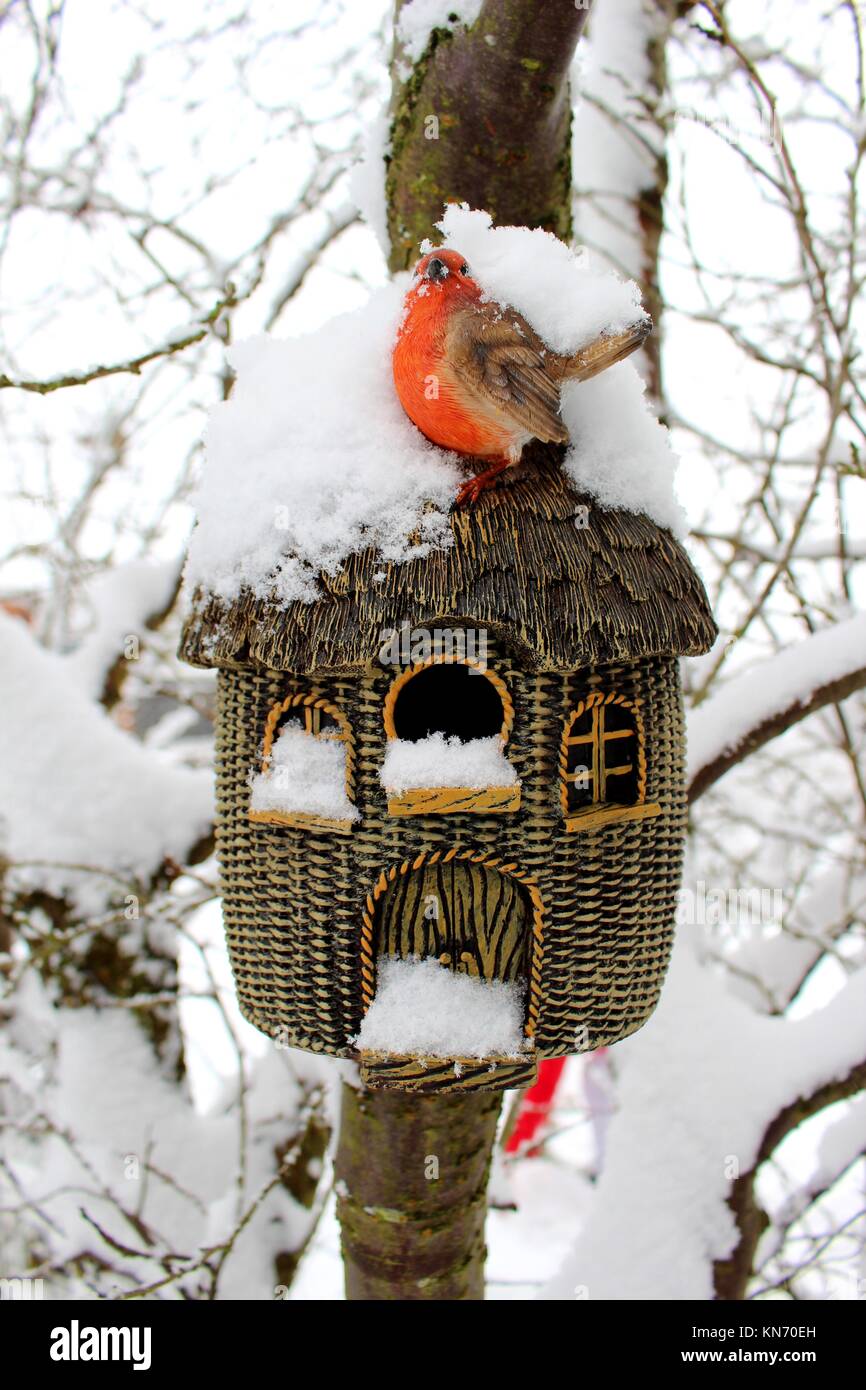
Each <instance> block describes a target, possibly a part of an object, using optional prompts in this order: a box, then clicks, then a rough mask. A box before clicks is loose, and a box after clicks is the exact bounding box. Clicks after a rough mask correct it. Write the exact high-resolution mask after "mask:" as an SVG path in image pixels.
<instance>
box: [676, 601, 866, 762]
mask: <svg viewBox="0 0 866 1390" xmlns="http://www.w3.org/2000/svg"><path fill="white" fill-rule="evenodd" d="M864 666H866V614H864V613H860V614H858V615H857V616H856V617H854V618H847V619H845V621H844V622H841V623H834V624H833V626H832V627H828V628H824V629H823V631H821V632H816V633H815V634H814V636H811V637H806V638H804V640H803V641H802V642H797V643H796V644H795V645H794V646H792V647H786V648H785V650H784V651H781V652H779V653H778V654H777V655H776V656H772V657H770V658H769V660H767V661H763V662H761V663H760V664H759V665H757V666H750V667H749V668H748V670H746V671H743V672H742V674H740V675H737V676H734V677H733V678H732V679H731V680H730V681H728V683H727V684H726V685H724V686H722V688H721V689H720V690H719V692H718V694H717V695H713V696H711V697H710V699H708V700H706V701H705V702H704V703H703V704H702V705H699V706H698V707H697V709H695V710H693V711H692V713H691V714H690V716H689V723H688V736H689V737H688V747H689V774H688V775H689V781H691V780H692V779H693V778H694V777H695V776H696V775H697V774H698V773H699V772H700V770H701V768H704V767H706V766H707V765H708V764H709V763H712V762H714V761H715V759H716V758H718V757H721V755H722V754H723V753H725V752H727V751H728V750H729V749H732V748H736V747H737V745H738V744H739V743H741V742H742V740H743V739H744V738H745V737H746V735H747V734H748V733H749V731H750V730H752V729H755V728H757V727H758V726H759V725H761V724H762V723H764V721H765V720H767V719H771V718H772V716H773V715H774V714H778V713H779V712H780V711H781V710H784V709H787V708H788V707H789V706H791V705H793V704H803V705H805V704H807V703H808V701H809V699H810V698H811V696H812V695H813V694H814V692H815V691H816V690H817V688H818V687H819V686H821V685H826V684H828V683H829V682H831V681H835V680H839V679H841V678H842V677H843V676H846V675H848V674H849V673H850V672H854V671H858V670H860V669H861V668H862V667H864Z"/></svg>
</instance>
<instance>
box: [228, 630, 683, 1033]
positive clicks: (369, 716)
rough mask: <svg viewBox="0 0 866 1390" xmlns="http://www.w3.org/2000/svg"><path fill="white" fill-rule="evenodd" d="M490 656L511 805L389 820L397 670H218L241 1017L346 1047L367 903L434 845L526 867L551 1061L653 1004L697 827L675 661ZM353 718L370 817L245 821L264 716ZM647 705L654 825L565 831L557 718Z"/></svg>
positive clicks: (541, 1025)
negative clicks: (546, 662)
mask: <svg viewBox="0 0 866 1390" xmlns="http://www.w3.org/2000/svg"><path fill="white" fill-rule="evenodd" d="M488 660H489V664H490V665H491V666H492V667H493V668H494V669H495V670H496V671H497V672H498V673H499V674H500V675H501V676H502V677H503V679H504V680H505V682H506V684H507V685H508V687H509V689H510V691H511V695H512V699H513V701H514V706H515V720H514V729H513V732H512V735H511V739H510V741H509V744H508V748H507V750H506V751H507V753H508V756H509V757H510V759H511V761H512V762H513V764H514V766H515V768H516V770H517V773H518V775H519V776H520V778H521V782H522V802H521V807H520V809H519V810H518V811H516V812H509V813H505V814H500V815H496V814H483V813H481V814H476V813H469V812H464V813H460V814H450V815H437V816H417V817H407V818H397V817H392V816H390V815H389V814H388V811H387V805H386V798H385V793H384V791H383V789H382V788H381V786H380V784H379V780H378V769H379V767H380V766H381V762H382V758H383V756H384V751H385V731H384V725H383V718H382V710H383V704H384V699H385V695H386V693H387V690H388V687H389V685H390V683H391V681H392V679H393V678H394V675H395V674H396V673H395V672H394V671H392V670H384V669H381V668H373V667H371V668H369V670H368V672H367V673H365V674H363V675H361V676H347V677H343V678H335V677H327V678H323V679H322V680H321V681H317V682H315V686H313V685H312V683H311V682H310V681H307V680H305V681H303V682H300V681H296V680H294V679H293V678H292V677H289V676H287V675H286V674H284V673H283V674H280V673H276V672H262V671H257V670H252V669H250V670H228V671H227V670H224V671H221V672H220V677H219V695H218V710H217V772H218V780H217V823H218V848H219V855H220V863H221V870H222V880H223V894H224V908H223V910H224V916H225V924H226V932H227V938H228V945H229V952H230V955H231V960H232V966H233V969H234V972H235V979H236V983H237V990H238V998H239V1001H240V1006H241V1009H242V1011H243V1013H244V1014H245V1016H246V1017H247V1018H248V1019H249V1020H250V1022H251V1023H254V1024H255V1025H256V1026H257V1027H259V1028H261V1029H262V1030H263V1031H264V1032H266V1033H268V1034H269V1035H270V1036H279V1037H280V1038H282V1039H283V1040H284V1041H285V1042H286V1043H290V1044H292V1045H294V1046H298V1047H305V1048H311V1049H313V1050H315V1051H325V1052H331V1053H336V1054H342V1055H346V1054H347V1053H348V1052H349V1051H350V1050H351V1049H350V1046H349V1039H350V1038H351V1037H352V1035H353V1034H354V1033H355V1032H356V1031H357V1029H358V1027H359V1024H360V1020H361V1015H362V1002H361V977H360V939H361V929H362V917H363V912H364V905H365V902H366V900H367V897H368V894H369V893H371V891H372V889H373V886H374V884H375V883H376V881H377V880H378V879H379V876H380V874H381V872H382V871H383V870H385V871H386V872H387V871H388V870H390V869H391V868H392V867H395V868H396V869H398V870H399V867H400V865H401V864H403V863H404V862H405V861H407V860H413V859H415V858H416V857H417V856H418V855H419V854H421V853H422V852H424V851H430V850H435V849H441V850H443V851H444V850H448V849H451V848H453V847H454V846H460V847H461V849H465V850H477V851H482V852H483V851H488V852H490V853H493V854H495V855H497V856H498V857H499V858H500V859H501V860H502V862H504V863H508V862H514V863H516V864H517V865H518V866H519V868H520V869H521V870H523V871H526V872H528V873H529V874H531V875H532V877H533V879H534V880H535V882H536V883H537V885H538V888H539V890H540V894H541V898H542V901H543V904H544V909H545V912H544V937H543V959H542V987H541V1001H540V1011H539V1019H538V1027H537V1031H536V1044H537V1047H538V1051H539V1053H540V1054H541V1055H553V1054H556V1053H564V1052H572V1051H578V1050H584V1049H586V1048H595V1047H599V1046H602V1045H603V1044H606V1043H611V1042H614V1041H616V1040H617V1039H618V1038H621V1037H624V1036H625V1035H626V1034H628V1033H630V1032H633V1031H634V1029H636V1028H638V1027H639V1026H640V1025H641V1023H643V1022H644V1021H645V1020H646V1018H647V1017H648V1015H649V1014H650V1013H651V1011H652V1009H653V1007H654V1006H655V1003H656V1000H657V998H658V993H659V990H660V987H661V982H662V978H663V975H664V972H665V969H666V967H667V963H668V957H669V954H670V947H671V942H672V936H673V920H674V910H675V895H676V891H677V888H678V886H679V878H680V869H681V858H682V844H683V836H684V831H685V794H684V789H683V772H682V758H683V720H682V709H681V700H680V688H679V677H678V669H677V662H676V660H675V659H673V658H664V659H652V660H648V661H644V662H641V663H638V664H635V665H629V666H618V667H605V668H599V669H598V670H596V671H584V672H581V673H579V674H576V675H560V674H557V673H551V672H545V673H539V674H534V673H529V672H527V671H525V670H521V669H519V668H518V667H517V666H515V665H514V663H513V662H512V661H511V660H510V658H509V656H508V655H507V653H506V651H505V650H504V648H503V647H502V646H501V645H500V646H499V647H498V648H497V647H496V645H495V644H494V643H492V642H491V643H490V650H489V656H488ZM313 688H315V689H316V691H317V692H318V693H321V694H322V695H325V696H326V697H327V698H328V699H330V700H332V701H333V702H334V703H336V704H338V705H339V706H340V707H341V708H342V710H343V711H344V713H345V714H346V716H347V718H348V720H349V723H350V725H351V728H352V732H353V735H354V744H355V750H356V766H355V774H356V789H357V797H356V799H357V805H358V808H359V811H360V813H361V820H360V821H359V822H358V823H357V824H356V825H355V826H354V828H353V830H352V833H351V835H338V834H335V833H332V832H326V831H317V830H312V829H301V828H293V827H288V826H274V825H266V824H256V823H251V822H250V821H249V820H248V819H247V808H248V804H249V794H250V793H249V776H250V773H251V771H256V770H258V766H259V760H260V754H261V740H262V735H263V732H264V727H265V720H266V718H267V714H268V711H269V709H270V708H271V706H272V705H273V704H274V703H275V702H276V701H278V700H281V699H283V698H284V697H285V696H286V695H287V694H289V693H290V692H291V691H292V690H295V689H297V690H298V691H304V692H309V691H310V690H311V689H313ZM593 688H599V689H604V690H610V689H615V690H617V691H618V692H619V693H621V694H623V695H625V696H627V697H631V698H638V699H639V700H640V701H641V708H642V712H643V723H644V732H645V749H646V758H647V788H646V799H647V801H655V802H659V803H660V804H661V806H662V814H661V815H659V816H656V817H655V818H652V819H646V820H641V821H632V822H625V823H612V824H608V825H604V826H599V827H597V828H595V829H591V830H588V831H584V832H582V833H567V832H566V831H565V827H564V823H563V819H562V813H561V809H560V800H559V785H558V761H559V747H560V739H561V736H562V727H563V720H564V718H565V716H566V715H567V713H568V712H569V710H571V709H572V708H573V707H574V705H575V704H576V703H577V702H578V700H580V699H582V698H584V697H585V696H586V694H587V693H588V691H589V690H591V689H593Z"/></svg>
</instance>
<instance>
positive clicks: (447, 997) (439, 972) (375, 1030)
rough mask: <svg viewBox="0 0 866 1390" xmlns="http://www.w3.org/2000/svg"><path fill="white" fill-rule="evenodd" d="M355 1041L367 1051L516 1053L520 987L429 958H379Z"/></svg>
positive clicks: (520, 1026) (458, 1054)
mask: <svg viewBox="0 0 866 1390" xmlns="http://www.w3.org/2000/svg"><path fill="white" fill-rule="evenodd" d="M355 1042H356V1045H357V1046H358V1047H360V1048H365V1049H369V1050H370V1051H372V1052H397V1053H400V1052H412V1053H420V1054H423V1055H427V1056H431V1057H491V1056H499V1057H516V1056H519V1055H520V1054H521V1052H523V1050H524V1048H525V1038H524V1036H523V988H522V986H521V985H518V984H509V983H507V982H505V981H503V980H478V979H474V978H473V977H472V976H470V975H455V974H453V973H452V971H450V970H446V969H445V968H444V966H441V965H439V963H438V962H437V961H435V960H419V959H417V958H416V957H413V958H412V959H409V960H384V961H382V962H381V964H380V966H379V983H378V987H377V990H376V995H375V998H374V999H373V1002H372V1004H371V1005H370V1007H369V1009H368V1010H367V1013H366V1014H365V1015H364V1021H363V1023H362V1024H361V1031H360V1033H359V1034H358V1037H357V1039H356V1040H355Z"/></svg>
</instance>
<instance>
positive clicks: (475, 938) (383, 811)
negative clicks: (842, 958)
mask: <svg viewBox="0 0 866 1390" xmlns="http://www.w3.org/2000/svg"><path fill="white" fill-rule="evenodd" d="M450 526H451V531H452V543H451V544H449V545H447V546H445V547H440V548H437V549H434V550H432V551H431V552H430V553H429V554H427V555H426V556H424V557H422V558H416V559H410V560H407V561H403V562H402V563H399V564H388V563H385V562H383V561H382V559H381V556H380V555H378V554H377V553H376V552H375V551H373V550H366V551H360V552H358V553H355V554H353V555H351V556H350V557H349V558H348V559H347V560H346V561H345V562H344V564H343V566H342V568H341V569H340V571H339V572H338V573H336V574H335V575H331V576H327V575H325V576H323V577H322V580H321V596H320V597H319V598H318V599H317V600H316V601H314V602H302V601H294V602H291V603H288V604H286V605H283V606H279V605H277V604H275V603H273V602H268V601H267V600H264V599H259V598H255V597H253V596H252V595H251V594H247V595H246V596H244V597H242V598H241V599H239V600H237V601H235V602H233V603H226V602H225V601H222V600H219V599H217V598H213V597H203V598H200V599H199V600H198V601H197V603H196V604H195V607H194V611H193V613H192V616H191V618H190V620H189V622H188V624H187V627H186V629H185V632H184V636H183V640H182V646H181V654H182V655H183V656H184V657H185V658H186V659H187V660H188V661H190V662H192V663H194V664H196V665H199V666H210V667H217V668H218V671H219V678H218V698H217V714H216V734H217V777H218V789H217V842H218V851H219V859H220V866H221V876H222V892H223V910H224V916H225V925H226V932H227V937H228V948H229V953H230V957H231V962H232V967H233V970H234V976H235V981H236V985H237V992H238V999H239V1003H240V1007H241V1010H242V1012H243V1014H244V1015H245V1017H246V1018H247V1019H248V1020H249V1021H250V1022H251V1023H253V1024H255V1025H256V1026H257V1027H258V1028H260V1029H261V1030H262V1031H263V1032H265V1033H267V1034H269V1035H270V1036H272V1037H279V1038H281V1039H282V1040H283V1041H285V1042H286V1043H287V1044H289V1045H292V1046H295V1047H300V1048H306V1049H310V1050H312V1051H315V1052H322V1053H328V1054H330V1055H332V1056H336V1057H344V1058H354V1059H355V1060H357V1061H358V1063H359V1064H360V1068H361V1075H362V1078H363V1080H364V1082H365V1083H366V1084H367V1085H368V1086H371V1087H397V1088H403V1089H411V1090H417V1091H420V1092H432V1091H453V1090H456V1089H462V1090H466V1089H475V1090H477V1089H484V1088H494V1089H499V1088H504V1087H513V1086H524V1085H527V1084H529V1083H531V1081H532V1080H533V1078H534V1075H535V1070H536V1066H537V1063H538V1061H539V1060H540V1059H542V1058H545V1057H554V1056H561V1055H563V1054H566V1053H574V1052H582V1051H586V1050H590V1049H594V1048H597V1047H601V1046H603V1045H606V1044H610V1043H614V1042H616V1041H617V1040H618V1039H621V1038H623V1037H625V1036H627V1035H628V1034H629V1033H632V1032H634V1031H635V1029H637V1028H639V1027H640V1026H641V1024H643V1023H644V1022H645V1021H646V1019H647V1018H648V1017H649V1015H650V1014H651V1012H652V1010H653V1009H654V1007H655V1005H656V1002H657V1000H658V997H659V992H660V989H661V985H662V980H663V977H664V974H665V970H666V967H667V964H668V958H669V955H670V950H671V944H672V936H673V924H674V916H675V906H676V897H677V891H678V887H679V881H680V870H681V859H682V852H683V840H684V832H685V824H686V794H685V787H684V781H683V713H682V702H681V689H680V679H679V673H678V658H679V657H680V656H682V655H695V654H698V653H702V652H705V651H707V650H708V648H709V647H710V645H711V644H712V642H713V640H714V638H715V636H716V628H715V624H714V622H713V619H712V616H711V613H710V610H709V607H708V603H707V598H706V594H705V592H704V589H703V586H702V584H701V581H700V579H699V578H698V576H697V574H696V573H695V571H694V570H693V568H692V566H691V564H690V563H689V560H688V558H687V557H686V555H685V553H684V551H683V550H682V548H681V547H680V545H679V544H678V543H677V541H676V540H674V539H673V537H672V536H671V535H670V533H669V532H667V531H665V530H663V529H661V528H660V527H659V526H657V525H656V524H655V523H654V522H652V521H651V520H649V519H648V518H647V517H646V516H644V515H641V514H638V513H632V512H628V511H624V510H610V509H603V508H601V507H599V506H598V505H596V504H594V503H593V502H592V501H591V499H590V498H588V497H582V496H580V495H578V494H577V493H576V492H575V491H574V490H573V488H572V485H571V484H570V483H569V481H568V479H567V478H566V476H565V475H564V473H563V472H562V471H561V469H560V467H559V464H558V457H557V456H556V455H555V453H554V451H551V450H545V449H542V448H540V447H537V446H536V447H534V448H533V449H532V450H529V451H527V455H526V457H525V460H524V463H523V464H522V465H521V467H520V469H519V470H514V474H513V477H511V478H509V481H508V482H507V483H505V484H504V485H502V486H500V487H499V488H498V489H496V490H495V491H489V492H486V493H484V494H482V496H481V497H480V498H479V500H478V502H477V504H476V505H475V506H474V507H472V508H469V509H466V510H454V511H453V512H452V513H451V517H450Z"/></svg>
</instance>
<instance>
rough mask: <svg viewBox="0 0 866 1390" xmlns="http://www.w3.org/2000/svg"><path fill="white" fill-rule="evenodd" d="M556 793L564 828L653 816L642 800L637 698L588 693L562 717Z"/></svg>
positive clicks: (653, 810)
mask: <svg viewBox="0 0 866 1390" xmlns="http://www.w3.org/2000/svg"><path fill="white" fill-rule="evenodd" d="M559 762H560V779H561V780H560V797H561V801H562V811H563V815H564V816H565V821H566V829H568V830H588V829H589V828H590V826H592V825H600V824H603V823H604V822H606V821H613V820H638V819H642V818H643V817H645V816H656V815H658V813H659V811H660V809H661V808H660V807H659V806H658V805H657V804H656V803H655V802H647V801H646V752H645V749H644V742H643V722H642V720H641V716H640V710H639V708H638V702H637V701H635V700H627V699H626V698H625V696H623V695H617V694H615V693H614V692H613V691H611V692H610V693H608V694H603V693H602V692H601V691H594V692H593V694H591V695H588V696H587V697H586V699H585V700H581V702H580V704H579V705H578V706H577V708H576V709H574V710H572V712H571V714H570V715H569V716H568V718H567V719H566V721H565V728H564V730H563V735H562V745H561V749H560V759H559Z"/></svg>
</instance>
